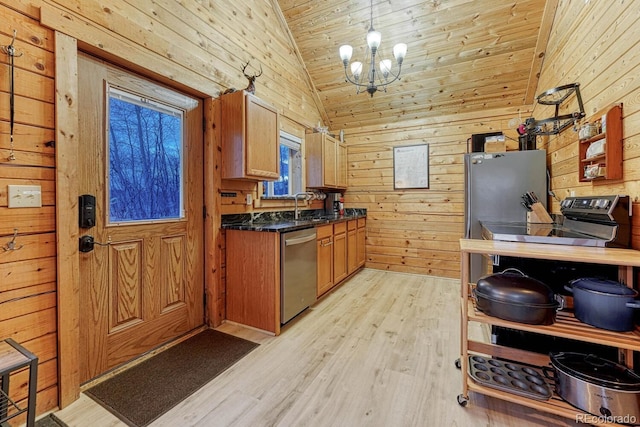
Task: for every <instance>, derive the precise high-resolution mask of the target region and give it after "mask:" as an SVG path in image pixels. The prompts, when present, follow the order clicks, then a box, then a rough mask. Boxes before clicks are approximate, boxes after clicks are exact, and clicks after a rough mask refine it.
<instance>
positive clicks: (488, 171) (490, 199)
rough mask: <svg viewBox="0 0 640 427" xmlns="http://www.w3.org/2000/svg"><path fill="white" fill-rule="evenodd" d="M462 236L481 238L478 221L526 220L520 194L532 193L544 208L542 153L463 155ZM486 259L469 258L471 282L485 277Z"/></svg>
mask: <svg viewBox="0 0 640 427" xmlns="http://www.w3.org/2000/svg"><path fill="white" fill-rule="evenodd" d="M464 168H465V174H464V180H465V204H464V217H465V237H466V238H471V239H482V229H481V226H480V221H489V222H520V223H525V222H526V220H527V210H526V208H525V207H524V206H522V204H521V202H522V195H523V194H524V193H526V192H529V191H533V192H535V193H536V195H537V196H538V197H539V199H540V202H541V203H542V204H543V205H544V207H545V208H546V207H547V165H546V152H545V151H544V150H529V151H507V152H504V153H468V154H465V156H464ZM487 262H488V260H487V258H484V257H483V255H480V254H472V255H471V266H470V270H469V272H470V276H471V277H470V280H471V281H474V282H475V281H476V280H477V279H478V278H479V277H481V276H482V275H484V274H486V270H487V269H486V264H487Z"/></svg>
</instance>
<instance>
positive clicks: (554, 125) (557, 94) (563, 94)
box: [526, 83, 585, 135]
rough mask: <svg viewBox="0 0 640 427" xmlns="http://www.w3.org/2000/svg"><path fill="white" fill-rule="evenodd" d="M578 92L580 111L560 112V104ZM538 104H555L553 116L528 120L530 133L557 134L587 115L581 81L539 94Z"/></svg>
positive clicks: (528, 131)
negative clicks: (581, 93) (583, 102)
mask: <svg viewBox="0 0 640 427" xmlns="http://www.w3.org/2000/svg"><path fill="white" fill-rule="evenodd" d="M574 93H575V94H576V98H577V101H578V108H579V109H580V110H579V111H576V112H574V113H571V114H562V115H560V114H558V113H559V110H560V104H562V103H563V102H564V101H566V100H567V98H569V97H570V96H571V95H572V94H574ZM537 100H538V104H542V105H555V107H556V108H555V114H554V116H553V117H549V118H547V119H542V120H530V121H528V122H527V128H526V130H527V133H528V134H530V135H555V134H558V133H560V132H562V131H563V130H565V129H566V128H568V127H569V126H571V125H575V124H576V123H577V122H578V121H579V120H580V119H582V118H583V117H584V116H585V113H584V105H583V104H582V96H581V95H580V83H570V84H567V85H564V86H558V87H555V88H553V89H549V90H547V91H545V92H542V93H541V94H540V95H538V98H537Z"/></svg>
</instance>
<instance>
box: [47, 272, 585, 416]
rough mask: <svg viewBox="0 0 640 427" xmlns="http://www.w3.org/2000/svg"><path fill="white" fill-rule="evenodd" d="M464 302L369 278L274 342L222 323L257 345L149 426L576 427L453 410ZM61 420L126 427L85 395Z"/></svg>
mask: <svg viewBox="0 0 640 427" xmlns="http://www.w3.org/2000/svg"><path fill="white" fill-rule="evenodd" d="M458 298H459V281H457V280H450V279H441V278H434V277H427V276H420V275H413V274H402V273H392V272H385V271H379V270H371V269H365V270H363V271H361V272H360V273H358V274H357V275H356V276H355V277H353V278H352V279H351V280H349V281H348V282H346V283H345V284H344V285H342V286H341V287H339V288H338V289H337V290H336V291H334V292H333V293H332V294H330V295H329V296H328V297H326V298H323V299H322V300H321V301H320V302H318V303H317V304H316V305H315V306H314V307H312V308H311V309H310V310H307V311H306V312H305V313H304V314H303V315H301V316H299V318H297V319H295V320H294V321H292V322H291V323H290V324H288V325H287V326H286V327H285V328H284V329H283V332H282V334H281V335H280V336H279V337H270V336H266V335H263V334H261V333H258V332H255V331H251V330H247V329H244V328H240V327H238V326H235V325H230V324H225V325H223V326H222V327H220V328H219V330H222V331H224V332H228V333H231V334H234V335H238V336H242V337H244V338H247V339H251V340H254V341H257V342H260V344H261V345H260V346H259V347H258V348H257V349H256V350H254V351H253V352H251V353H250V354H249V355H248V356H246V357H244V358H243V359H242V360H240V361H239V362H238V363H237V364H235V365H234V366H233V367H231V368H230V369H228V370H227V371H226V372H224V373H223V374H221V375H220V376H218V377H217V378H215V379H214V380H213V381H211V382H210V383H208V384H207V385H206V386H205V387H203V388H202V389H201V390H200V391H198V392H197V393H196V394H194V395H192V396H191V397H189V398H188V399H186V400H185V401H183V402H182V403H181V404H179V405H178V406H176V407H175V408H173V409H172V410H170V411H169V412H167V413H166V414H165V415H164V416H162V417H161V418H159V419H158V420H156V421H155V422H154V423H153V424H152V426H155V427H158V426H180V427H187V426H216V427H217V426H385V427H386V426H491V427H499V426H518V427H525V426H567V425H575V424H574V422H573V421H571V420H567V419H564V418H558V417H554V416H551V415H547V414H542V413H539V412H536V411H534V410H532V409H528V408H525V407H523V406H520V405H515V404H510V403H507V402H504V401H500V400H497V399H493V398H487V397H484V396H482V395H477V394H473V393H472V394H471V401H470V403H469V405H468V406H467V407H466V408H463V407H461V406H459V405H458V403H457V401H456V396H457V395H458V394H459V393H460V391H461V381H462V380H461V372H460V371H459V370H458V369H456V368H455V366H454V360H455V359H456V358H457V357H458V356H459V346H460V338H459V336H460V333H459V330H460V320H459V300H458ZM473 334H474V335H481V334H484V335H486V332H485V331H483V330H482V329H480V327H478V329H477V330H473ZM167 381H171V378H167ZM56 415H57V416H59V417H60V418H61V419H62V420H63V421H64V422H66V423H67V424H69V426H71V427H85V426H92V427H107V426H118V427H119V426H125V424H123V423H122V422H120V421H119V420H118V419H117V418H115V417H114V416H113V415H111V414H110V413H109V412H107V411H106V410H105V409H103V408H102V407H101V406H99V405H98V404H96V403H94V402H93V401H92V400H91V399H90V398H88V397H87V396H85V395H82V397H81V398H80V399H79V400H78V401H76V402H74V404H72V405H71V406H69V407H68V408H65V409H64V410H62V411H59V412H57V413H56Z"/></svg>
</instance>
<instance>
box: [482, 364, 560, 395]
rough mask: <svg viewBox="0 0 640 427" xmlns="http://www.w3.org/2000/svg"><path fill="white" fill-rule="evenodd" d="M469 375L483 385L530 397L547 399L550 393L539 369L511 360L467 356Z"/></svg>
mask: <svg viewBox="0 0 640 427" xmlns="http://www.w3.org/2000/svg"><path fill="white" fill-rule="evenodd" d="M469 376H470V377H471V378H473V379H474V381H475V382H477V383H479V384H481V385H483V386H486V387H491V388H495V389H498V390H502V391H505V392H508V393H513V394H517V395H519V396H523V397H528V398H531V399H536V400H549V399H550V398H551V394H552V391H551V387H550V386H549V384H547V382H546V381H545V378H544V376H543V375H542V373H541V372H540V369H536V368H535V367H532V366H529V365H522V364H519V363H515V362H511V361H506V360H499V359H492V358H485V357H482V356H475V355H473V356H469Z"/></svg>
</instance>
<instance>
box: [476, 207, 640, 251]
mask: <svg viewBox="0 0 640 427" xmlns="http://www.w3.org/2000/svg"><path fill="white" fill-rule="evenodd" d="M560 210H561V211H562V220H561V221H559V222H557V223H554V224H524V223H505V222H490V221H483V222H481V225H482V238H483V239H486V240H502V241H508V242H529V243H550V244H557V245H572V246H595V247H620V248H628V247H630V245H631V218H630V217H631V204H630V201H629V196H619V195H612V196H593V197H567V198H566V199H564V200H563V201H562V203H561V204H560Z"/></svg>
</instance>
